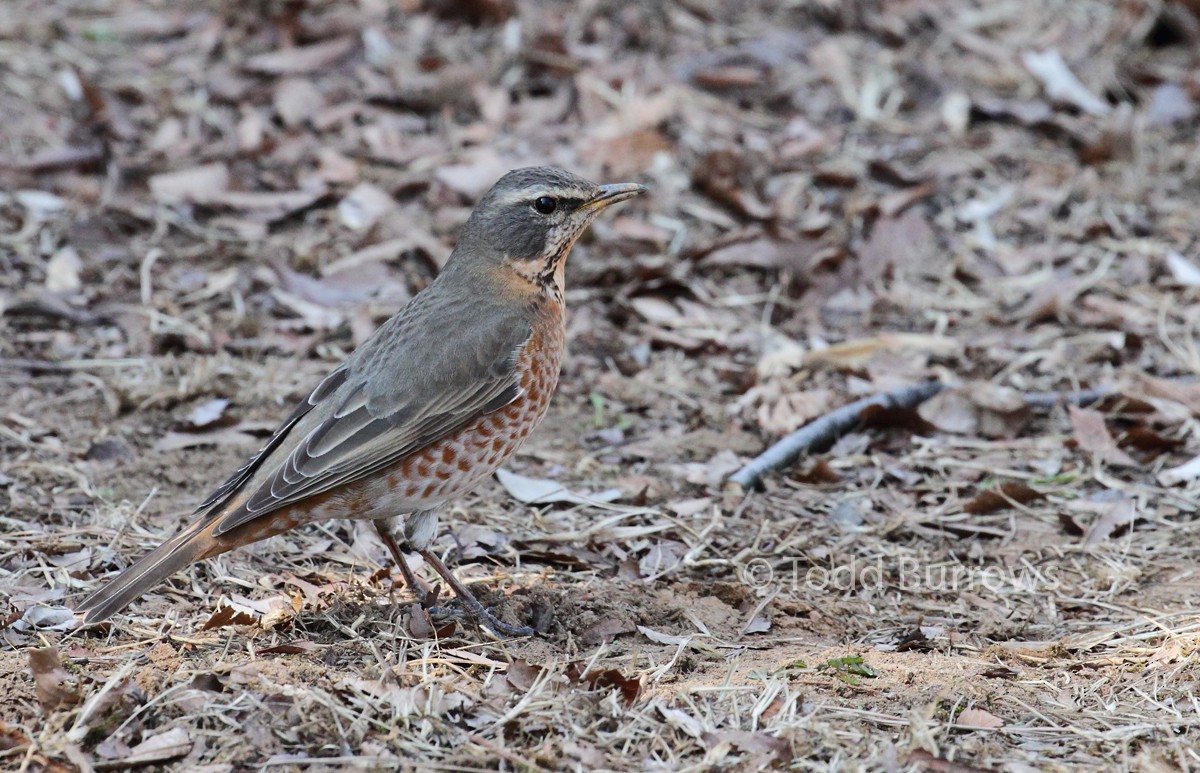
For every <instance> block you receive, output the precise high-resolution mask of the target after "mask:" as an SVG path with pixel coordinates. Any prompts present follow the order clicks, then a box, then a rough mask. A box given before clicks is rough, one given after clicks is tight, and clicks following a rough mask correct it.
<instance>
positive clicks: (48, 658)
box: [29, 647, 83, 713]
mask: <svg viewBox="0 0 1200 773" xmlns="http://www.w3.org/2000/svg"><path fill="white" fill-rule="evenodd" d="M29 670H30V671H31V672H32V673H33V686H34V691H35V692H36V693H37V699H38V703H40V704H41V705H42V711H44V712H46V713H49V712H51V711H54V710H56V709H60V708H63V707H65V706H74V705H75V704H76V703H79V701H81V700H82V699H83V696H82V695H81V694H80V693H79V691H78V690H77V689H75V687H76V684H77V682H76V678H75V677H74V676H72V675H71V674H70V673H68V672H67V670H66V669H65V668H63V665H62V661H61V660H59V658H58V649H57V648H56V647H38V648H36V649H31V650H29Z"/></svg>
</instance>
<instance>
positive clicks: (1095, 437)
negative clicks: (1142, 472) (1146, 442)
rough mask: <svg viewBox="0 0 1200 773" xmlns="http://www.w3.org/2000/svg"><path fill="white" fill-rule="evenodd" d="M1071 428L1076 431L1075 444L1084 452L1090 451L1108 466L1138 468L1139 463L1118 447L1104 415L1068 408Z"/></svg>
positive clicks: (1090, 410)
mask: <svg viewBox="0 0 1200 773" xmlns="http://www.w3.org/2000/svg"><path fill="white" fill-rule="evenodd" d="M1067 411H1068V412H1069V413H1070V416H1071V426H1072V427H1074V429H1075V442H1077V443H1079V447H1080V448H1082V449H1083V450H1084V451H1089V452H1091V453H1093V454H1095V455H1096V456H1098V457H1100V458H1101V459H1102V460H1104V461H1105V462H1107V463H1108V464H1114V465H1120V466H1122V467H1137V466H1138V463H1137V461H1136V460H1135V459H1134V458H1133V457H1132V456H1130V455H1129V454H1127V453H1125V452H1124V451H1122V450H1121V449H1120V448H1118V447H1117V441H1115V440H1113V436H1112V435H1111V434H1109V432H1108V427H1106V426H1105V425H1104V414H1102V413H1100V412H1099V411H1094V410H1092V409H1090V408H1080V407H1078V406H1075V405H1070V406H1067Z"/></svg>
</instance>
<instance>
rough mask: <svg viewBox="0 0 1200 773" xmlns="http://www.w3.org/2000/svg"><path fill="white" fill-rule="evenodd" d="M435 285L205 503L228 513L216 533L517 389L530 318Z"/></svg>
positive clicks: (447, 429)
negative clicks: (448, 294)
mask: <svg viewBox="0 0 1200 773" xmlns="http://www.w3.org/2000/svg"><path fill="white" fill-rule="evenodd" d="M433 290H434V288H432V287H431V288H430V291H433ZM430 291H426V293H422V295H420V296H418V297H417V298H416V299H414V301H413V302H412V303H410V304H409V306H408V307H406V308H405V309H404V310H403V311H402V312H401V313H400V314H399V315H397V316H396V317H393V318H392V319H391V320H389V321H388V322H387V323H385V324H384V325H383V326H382V327H381V328H380V329H379V330H378V331H376V333H375V334H374V335H373V336H372V337H371V338H370V339H369V340H368V341H367V342H365V343H364V344H363V345H362V346H361V347H359V349H358V350H357V351H355V353H354V354H353V355H351V356H350V358H348V359H347V361H346V362H345V363H344V364H343V365H342V367H340V368H338V369H337V370H335V371H334V372H333V373H331V374H330V375H329V376H328V377H326V378H325V380H324V381H322V382H321V384H319V385H318V386H317V388H316V389H314V390H313V391H312V392H311V393H310V394H309V396H308V397H307V398H306V399H305V400H304V401H303V402H302V403H301V404H300V405H299V406H298V407H297V408H296V410H295V411H294V412H293V413H292V415H291V416H290V417H289V418H288V419H287V421H285V422H284V423H283V425H281V426H280V428H279V430H277V431H276V433H275V434H274V435H273V436H272V437H271V439H270V440H269V441H268V442H267V444H266V446H265V447H264V448H263V449H262V450H261V451H259V452H258V453H257V454H256V455H255V456H254V457H253V458H251V459H250V460H249V461H248V462H247V463H246V464H245V465H244V466H243V467H242V468H241V469H239V470H238V471H237V472H235V473H234V475H233V476H232V477H231V478H230V479H229V480H228V481H226V482H225V483H224V484H223V485H222V486H221V487H220V488H218V489H217V490H216V491H215V492H214V493H213V495H212V496H211V497H209V499H208V500H206V501H205V503H204V504H202V505H201V507H200V509H199V511H198V512H199V513H200V514H202V515H205V516H208V517H210V518H212V519H214V520H217V521H218V525H217V527H216V530H215V532H214V535H215V536H219V535H221V534H224V533H226V532H228V531H230V530H231V529H234V528H236V527H238V526H241V525H242V524H244V523H247V522H248V521H251V520H253V519H255V518H258V517H259V516H262V515H265V514H267V513H270V512H272V511H274V510H277V509H279V508H281V507H284V506H286V505H290V504H293V503H296V502H299V501H302V500H304V499H308V498H310V497H313V496H316V495H318V494H322V493H325V492H327V491H330V490H332V489H335V488H337V487H339V486H342V485H345V484H347V483H350V482H352V481H355V480H358V479H360V478H362V477H365V476H367V475H370V474H372V473H374V472H377V471H379V470H381V469H383V468H385V467H387V466H389V465H391V464H393V463H394V462H396V461H398V460H400V459H402V458H404V457H405V456H408V455H409V454H411V453H413V452H415V451H419V450H420V449H422V448H424V447H425V446H427V445H429V444H430V443H433V442H435V441H437V440H438V439H440V438H442V437H445V436H446V435H448V434H450V433H452V432H454V431H456V430H457V429H459V428H460V427H462V426H464V425H465V424H468V423H469V422H471V421H473V420H474V419H476V418H478V417H479V416H482V415H484V414H487V413H490V412H491V411H495V410H498V409H499V408H502V407H504V406H505V405H507V404H509V403H510V402H512V401H513V400H515V399H516V398H517V397H518V395H519V394H520V383H519V381H520V379H519V375H518V373H517V372H516V367H515V365H516V359H517V355H518V354H519V352H520V350H521V347H522V346H524V345H525V343H526V342H527V341H528V340H529V338H530V336H531V334H532V328H531V326H530V324H529V322H528V320H527V319H525V318H524V317H523V316H522V315H521V314H520V313H519V311H515V312H514V311H507V310H505V309H504V308H503V307H502V306H501V305H495V304H487V303H483V304H479V303H470V304H463V303H461V302H454V299H450V298H445V297H442V296H440V295H439V294H438V293H437V292H430Z"/></svg>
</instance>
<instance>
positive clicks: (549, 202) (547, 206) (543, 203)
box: [533, 196, 558, 215]
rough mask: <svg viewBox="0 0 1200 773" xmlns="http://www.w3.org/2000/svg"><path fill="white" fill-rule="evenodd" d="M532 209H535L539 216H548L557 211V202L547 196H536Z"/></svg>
mask: <svg viewBox="0 0 1200 773" xmlns="http://www.w3.org/2000/svg"><path fill="white" fill-rule="evenodd" d="M533 208H534V209H536V210H537V211H538V213H539V214H542V215H549V214H550V213H552V212H554V210H556V209H558V202H557V201H555V200H554V199H552V198H550V197H549V196H538V197H537V198H536V199H534V202H533Z"/></svg>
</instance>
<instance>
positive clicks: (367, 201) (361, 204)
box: [338, 183, 396, 231]
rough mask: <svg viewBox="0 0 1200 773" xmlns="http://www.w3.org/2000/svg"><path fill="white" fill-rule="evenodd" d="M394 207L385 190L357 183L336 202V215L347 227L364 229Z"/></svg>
mask: <svg viewBox="0 0 1200 773" xmlns="http://www.w3.org/2000/svg"><path fill="white" fill-rule="evenodd" d="M395 207H396V202H395V201H393V200H392V197H391V196H389V195H388V193H387V191H385V190H383V189H382V188H380V187H378V186H376V185H372V184H371V183H359V184H358V185H357V186H355V187H354V190H352V191H350V192H349V193H347V194H346V196H345V198H343V199H342V200H341V201H340V202H338V216H339V217H341V219H342V223H344V224H345V225H346V227H347V228H352V229H354V230H355V231H365V230H367V229H368V228H370V227H371V226H373V225H375V224H376V223H378V222H379V219H380V218H382V217H383V216H384V215H386V214H387V213H388V212H389V211H391V210H392V209H395Z"/></svg>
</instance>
